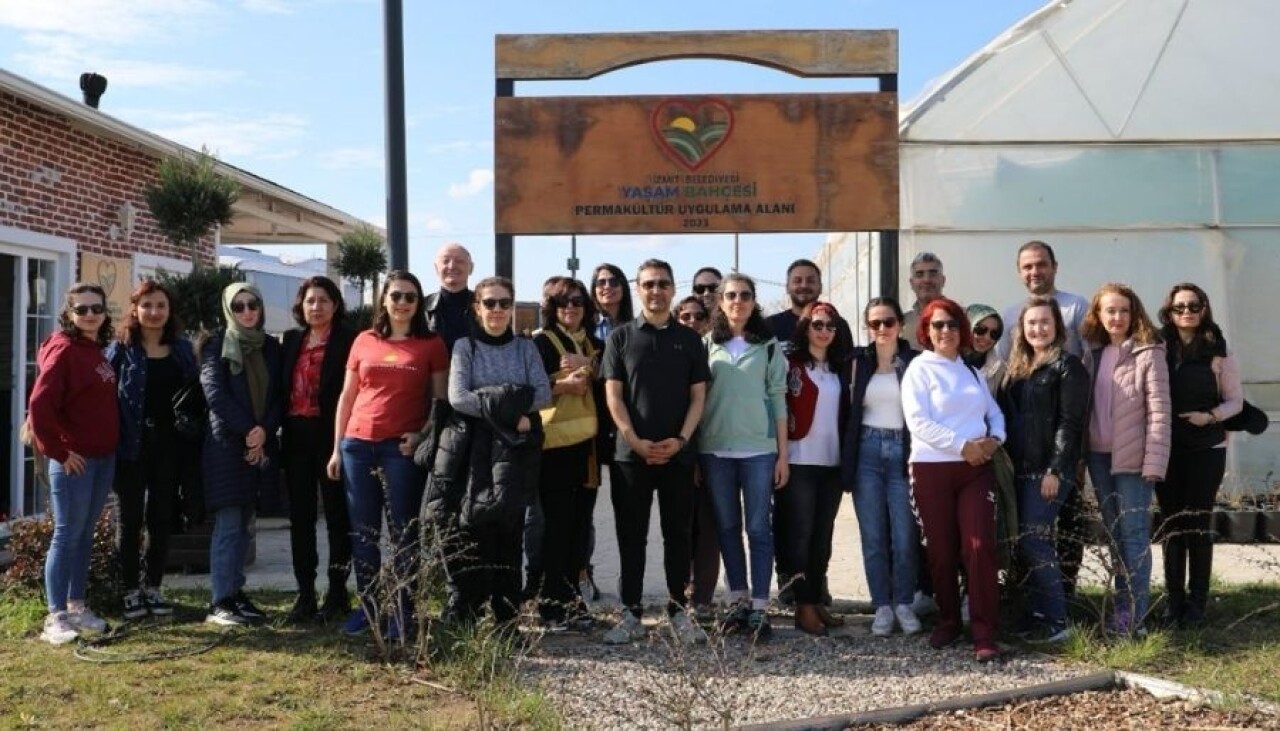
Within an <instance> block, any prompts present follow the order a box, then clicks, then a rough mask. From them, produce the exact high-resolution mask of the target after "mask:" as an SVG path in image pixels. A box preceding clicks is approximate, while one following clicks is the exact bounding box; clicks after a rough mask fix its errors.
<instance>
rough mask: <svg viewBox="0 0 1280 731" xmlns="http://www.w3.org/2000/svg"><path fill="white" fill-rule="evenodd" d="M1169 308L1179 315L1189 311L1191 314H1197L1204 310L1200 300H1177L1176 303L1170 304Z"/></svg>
mask: <svg viewBox="0 0 1280 731" xmlns="http://www.w3.org/2000/svg"><path fill="white" fill-rule="evenodd" d="M1169 309H1170V310H1172V311H1174V312H1176V313H1178V314H1179V315H1181V314H1185V313H1187V312H1190V313H1191V314H1193V315H1198V314H1200V313H1201V312H1203V311H1204V304H1203V303H1201V302H1179V303H1178V304H1176V305H1170V306H1169Z"/></svg>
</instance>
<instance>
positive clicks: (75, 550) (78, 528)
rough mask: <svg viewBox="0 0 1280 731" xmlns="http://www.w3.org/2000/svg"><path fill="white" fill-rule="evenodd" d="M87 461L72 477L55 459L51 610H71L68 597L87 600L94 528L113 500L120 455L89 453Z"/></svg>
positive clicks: (48, 561) (47, 573) (47, 583)
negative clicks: (110, 496)
mask: <svg viewBox="0 0 1280 731" xmlns="http://www.w3.org/2000/svg"><path fill="white" fill-rule="evenodd" d="M84 465H85V467H84V472H81V473H80V474H78V475H70V474H67V472H66V470H65V468H63V466H62V463H61V462H59V461H57V460H55V459H51V460H49V503H50V505H51V506H52V508H53V539H52V541H51V542H50V543H49V554H48V555H47V556H46V557H45V561H44V591H45V598H46V599H47V600H48V602H49V611H51V612H62V611H66V608H67V600H68V599H73V600H75V601H83V600H84V595H85V588H86V587H87V585H88V583H89V560H90V558H91V557H92V555H93V529H94V527H95V526H96V525H97V523H98V517H99V516H100V515H102V508H103V507H104V506H105V505H106V504H107V494H108V493H109V492H110V491H111V480H112V478H113V477H115V472H116V456H115V455H114V454H110V455H107V456H106V457H85V459H84Z"/></svg>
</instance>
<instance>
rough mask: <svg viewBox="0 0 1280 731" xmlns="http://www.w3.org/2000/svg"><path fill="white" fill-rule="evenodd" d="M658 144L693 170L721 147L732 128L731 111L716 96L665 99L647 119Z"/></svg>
mask: <svg viewBox="0 0 1280 731" xmlns="http://www.w3.org/2000/svg"><path fill="white" fill-rule="evenodd" d="M649 124H650V126H651V127H652V129H653V134H654V138H655V139H656V140H657V142H658V147H660V148H661V149H662V151H663V152H664V153H666V155H667V157H670V158H671V159H672V160H675V161H676V162H678V163H680V165H681V166H683V167H684V168H685V169H686V170H689V171H690V172H693V171H694V170H697V169H698V168H700V167H702V166H703V165H705V164H706V163H707V161H708V160H710V159H711V158H712V157H714V156H715V154H716V153H717V152H719V150H720V148H721V147H724V143H725V141H727V140H728V139H729V133H730V132H732V131H733V110H732V109H730V108H729V105H728V104H725V103H724V102H722V101H720V100H718V99H667V100H664V101H662V102H660V103H659V104H658V105H657V106H655V107H654V108H653V114H652V115H651V116H650V118H649Z"/></svg>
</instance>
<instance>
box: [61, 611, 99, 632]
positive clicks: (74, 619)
mask: <svg viewBox="0 0 1280 731" xmlns="http://www.w3.org/2000/svg"><path fill="white" fill-rule="evenodd" d="M67 622H69V623H70V624H71V626H72V627H74V628H75V629H76V631H77V632H79V633H80V634H102V633H103V632H106V631H107V620H105V619H103V618H102V617H99V616H98V615H96V614H94V613H93V610H92V609H90V608H88V607H85V608H84V609H81V610H80V611H78V612H71V611H68V612H67Z"/></svg>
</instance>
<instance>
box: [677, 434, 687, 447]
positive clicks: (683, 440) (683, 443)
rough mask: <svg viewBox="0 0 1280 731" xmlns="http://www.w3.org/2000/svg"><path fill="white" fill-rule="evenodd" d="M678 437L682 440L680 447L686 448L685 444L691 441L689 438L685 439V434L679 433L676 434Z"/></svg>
mask: <svg viewBox="0 0 1280 731" xmlns="http://www.w3.org/2000/svg"><path fill="white" fill-rule="evenodd" d="M676 439H679V440H680V448H681V449H684V448H685V445H686V444H688V443H689V440H688V439H685V438H684V435H683V434H677V435H676Z"/></svg>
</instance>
